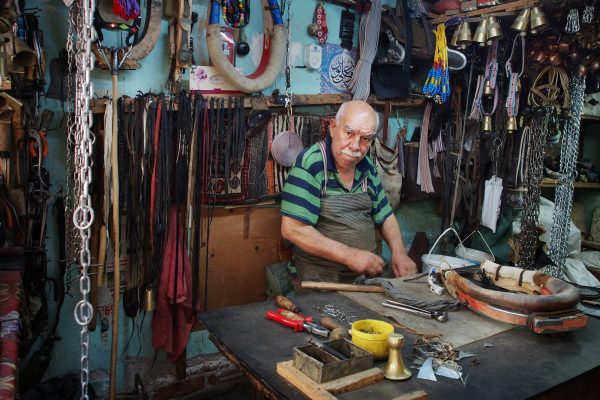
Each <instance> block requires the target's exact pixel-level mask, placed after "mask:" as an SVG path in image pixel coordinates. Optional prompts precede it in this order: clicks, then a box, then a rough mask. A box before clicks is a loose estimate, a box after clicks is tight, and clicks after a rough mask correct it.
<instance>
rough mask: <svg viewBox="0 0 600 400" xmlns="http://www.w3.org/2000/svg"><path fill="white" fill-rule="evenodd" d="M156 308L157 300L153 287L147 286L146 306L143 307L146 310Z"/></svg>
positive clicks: (149, 310)
mask: <svg viewBox="0 0 600 400" xmlns="http://www.w3.org/2000/svg"><path fill="white" fill-rule="evenodd" d="M155 308H156V301H155V299H154V290H152V288H151V287H147V288H146V290H145V291H144V306H143V309H144V311H146V312H152V311H154V309H155Z"/></svg>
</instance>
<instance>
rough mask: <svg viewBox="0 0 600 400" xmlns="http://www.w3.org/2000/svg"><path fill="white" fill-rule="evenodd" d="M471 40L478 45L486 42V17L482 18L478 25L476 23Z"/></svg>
mask: <svg viewBox="0 0 600 400" xmlns="http://www.w3.org/2000/svg"><path fill="white" fill-rule="evenodd" d="M473 41H474V42H475V43H479V45H480V46H485V43H486V42H487V19H485V18H482V19H481V22H480V23H479V25H477V29H475V35H474V36H473Z"/></svg>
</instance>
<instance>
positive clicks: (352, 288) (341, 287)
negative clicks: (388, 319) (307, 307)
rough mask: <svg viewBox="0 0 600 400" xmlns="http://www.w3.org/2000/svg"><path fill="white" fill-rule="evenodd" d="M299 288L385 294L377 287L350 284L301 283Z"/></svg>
mask: <svg viewBox="0 0 600 400" xmlns="http://www.w3.org/2000/svg"><path fill="white" fill-rule="evenodd" d="M301 286H302V288H303V289H319V290H337V291H340V292H370V293H385V290H384V289H383V288H382V287H379V286H370V285H353V284H350V283H335V282H315V281H302V284H301Z"/></svg>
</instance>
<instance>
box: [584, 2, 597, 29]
mask: <svg viewBox="0 0 600 400" xmlns="http://www.w3.org/2000/svg"><path fill="white" fill-rule="evenodd" d="M595 5H596V0H594V1H593V2H592V4H586V5H585V8H584V9H583V15H582V16H581V22H583V23H584V24H591V23H592V21H593V20H594V6H595Z"/></svg>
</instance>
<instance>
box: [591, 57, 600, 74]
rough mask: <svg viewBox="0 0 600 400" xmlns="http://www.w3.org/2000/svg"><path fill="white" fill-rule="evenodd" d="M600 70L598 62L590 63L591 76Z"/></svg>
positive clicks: (599, 62)
mask: <svg viewBox="0 0 600 400" xmlns="http://www.w3.org/2000/svg"><path fill="white" fill-rule="evenodd" d="M599 69H600V60H594V61H592V62H591V63H590V72H591V73H592V74H593V73H595V72H596V71H598V70H599Z"/></svg>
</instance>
